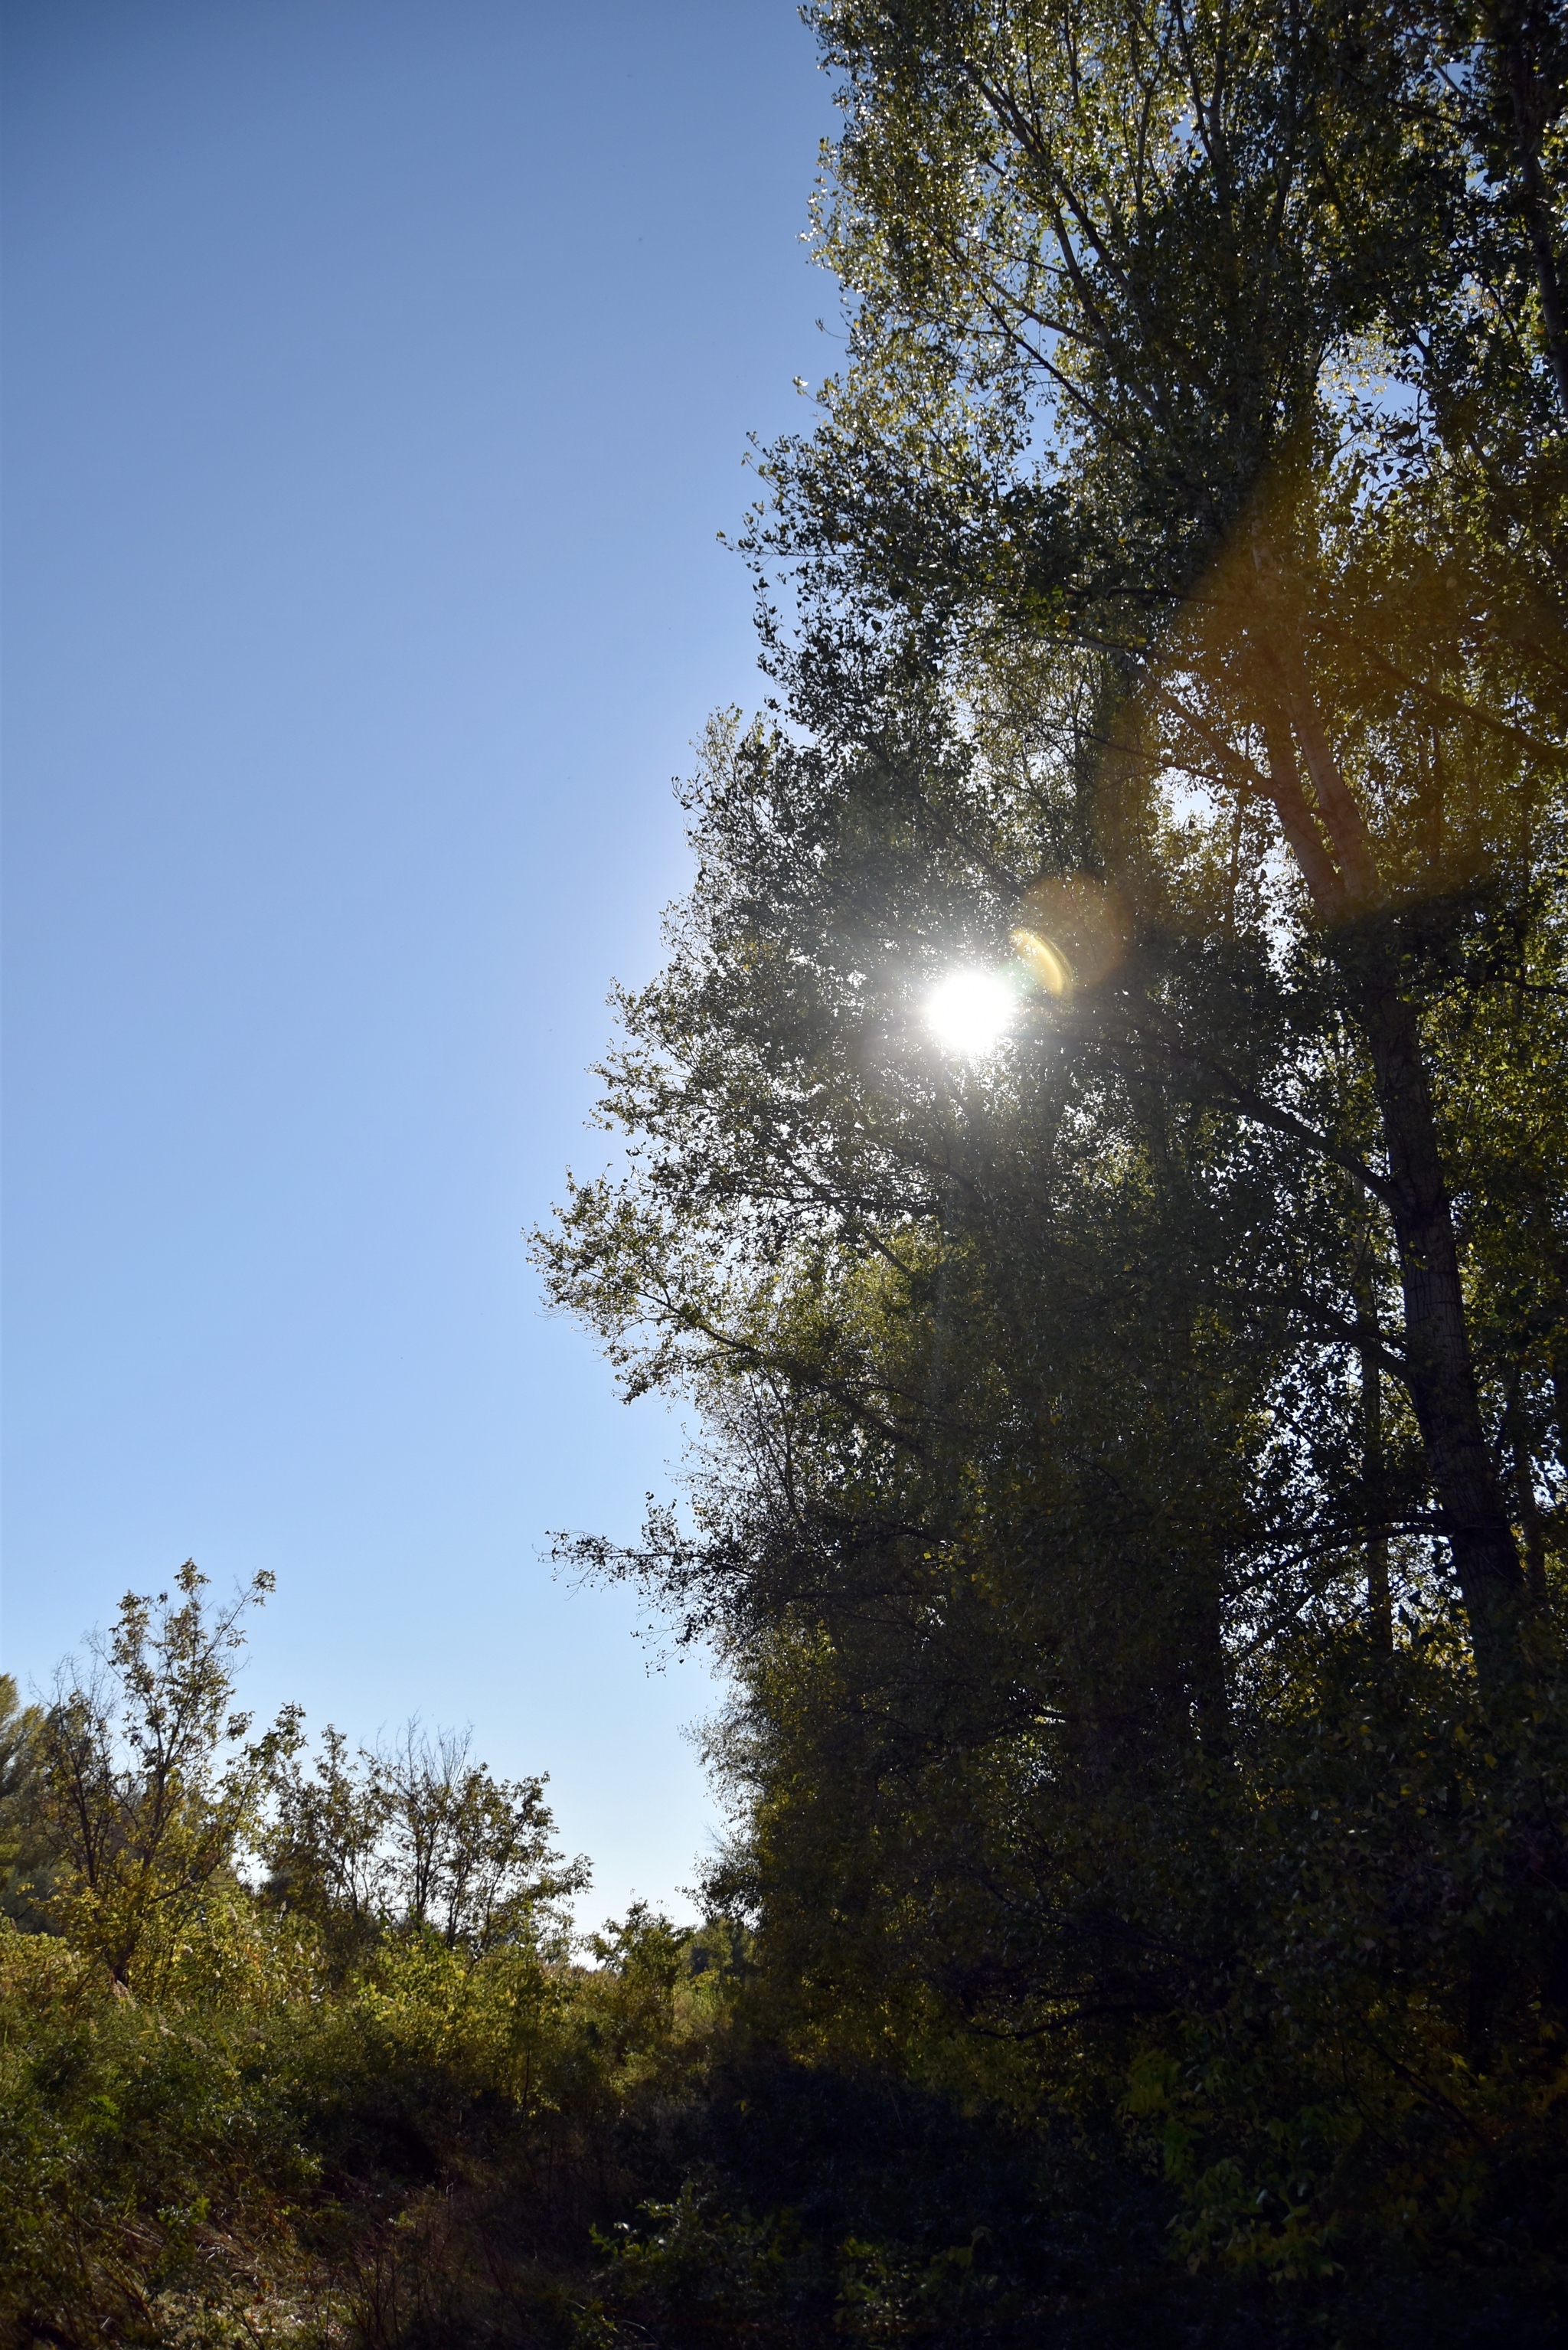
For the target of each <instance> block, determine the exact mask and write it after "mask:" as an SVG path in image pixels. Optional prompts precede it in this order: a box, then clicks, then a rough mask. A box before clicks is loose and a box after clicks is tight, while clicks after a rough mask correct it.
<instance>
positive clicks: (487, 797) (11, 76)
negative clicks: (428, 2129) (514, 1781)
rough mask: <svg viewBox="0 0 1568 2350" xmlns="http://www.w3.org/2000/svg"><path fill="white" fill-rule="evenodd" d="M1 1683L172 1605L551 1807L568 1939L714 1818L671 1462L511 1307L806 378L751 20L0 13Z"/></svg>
mask: <svg viewBox="0 0 1568 2350" xmlns="http://www.w3.org/2000/svg"><path fill="white" fill-rule="evenodd" d="M4 26H5V115H6V121H5V151H6V160H5V174H6V188H5V240H6V242H5V785H6V789H5V918H6V920H5V955H6V966H5V1585H4V1601H5V1606H4V1624H3V1630H4V1658H5V1663H6V1665H7V1666H8V1667H9V1669H12V1670H14V1671H16V1672H17V1673H18V1674H19V1675H20V1676H21V1678H22V1679H24V1680H26V1679H29V1678H36V1679H40V1680H41V1679H44V1678H45V1677H46V1676H47V1672H48V1670H49V1669H50V1668H51V1666H52V1664H53V1662H54V1660H55V1659H56V1657H57V1655H58V1654H59V1652H60V1651H61V1650H62V1649H63V1648H66V1647H67V1646H69V1645H70V1644H71V1643H72V1642H73V1641H74V1640H75V1639H76V1638H78V1636H79V1635H80V1633H81V1632H82V1631H83V1630H84V1628H85V1627H87V1626H88V1625H89V1624H91V1623H93V1622H94V1621H97V1620H101V1619H102V1618H104V1617H106V1616H107V1615H108V1614H109V1612H110V1611H111V1609H112V1607H113V1605H114V1602H115V1600H116V1598H117V1597H118V1596H119V1593H120V1592H121V1591H122V1590H124V1589H125V1588H126V1587H127V1586H138V1587H142V1588H148V1587H152V1588H156V1587H159V1586H160V1585H161V1582H162V1581H163V1580H164V1579H165V1578H167V1576H168V1575H170V1574H171V1571H172V1570H173V1568H174V1567H175V1566H176V1565H178V1564H179V1562H180V1561H181V1560H182V1558H184V1557H185V1556H186V1555H194V1556H195V1557H196V1558H197V1560H198V1561H199V1562H200V1564H201V1565H202V1566H203V1567H204V1568H205V1569H206V1571H207V1572H208V1573H209V1574H210V1575H212V1576H213V1580H214V1583H215V1584H216V1585H217V1586H219V1588H221V1589H222V1588H226V1587H227V1586H230V1585H231V1584H232V1583H233V1582H234V1579H235V1578H236V1577H246V1576H248V1575H251V1574H252V1573H253V1572H254V1570H255V1569H257V1568H259V1567H266V1568H270V1569H271V1570H272V1571H273V1572H274V1573H275V1575H276V1576H277V1579H278V1589H277V1594H276V1596H275V1600H274V1601H273V1602H272V1603H271V1605H270V1606H269V1607H268V1608H267V1610H266V1611H265V1615H264V1616H263V1617H262V1618H261V1619H259V1621H258V1624H257V1627H256V1632H255V1637H254V1643H253V1655H252V1662H251V1665H250V1668H249V1670H248V1673H247V1676H246V1694H247V1699H248V1701H250V1702H251V1703H253V1704H254V1705H256V1706H258V1707H261V1708H270V1707H271V1706H273V1705H275V1703H277V1702H279V1701H281V1700H283V1699H284V1698H286V1697H296V1698H298V1699H300V1700H302V1701H303V1702H304V1704H305V1705H306V1709H307V1711H308V1714H309V1716H310V1718H311V1720H312V1721H313V1722H314V1723H315V1724H316V1725H317V1727H319V1726H320V1725H321V1723H322V1722H323V1721H326V1720H327V1719H328V1718H330V1719H332V1720H334V1721H337V1723H338V1724H339V1726H340V1727H342V1728H344V1729H346V1730H348V1731H349V1732H350V1733H351V1734H353V1735H355V1736H357V1737H369V1736H372V1735H374V1733H375V1732H376V1731H377V1730H378V1729H379V1727H380V1726H382V1725H387V1726H389V1727H390V1726H392V1725H394V1724H396V1723H397V1722H398V1721H400V1720H402V1719H403V1718H404V1717H406V1716H407V1715H408V1714H409V1713H410V1712H411V1711H416V1710H417V1711H420V1712H421V1714H422V1715H423V1716H424V1717H425V1719H426V1720H427V1721H432V1722H433V1721H445V1722H456V1723H461V1722H469V1721H472V1724H473V1727H474V1731H475V1736H476V1742H477V1744H478V1746H479V1747H480V1749H481V1751H482V1752H483V1753H485V1754H486V1755H487V1756H488V1757H489V1759H490V1760H491V1762H492V1763H493V1765H495V1766H496V1767H498V1768H500V1769H504V1770H507V1771H524V1770H535V1769H546V1770H548V1771H550V1772H551V1773H552V1775H553V1783H554V1795H555V1799H556V1812H557V1817H558V1820H559V1823H560V1825H561V1828H562V1831H563V1834H564V1835H565V1837H566V1841H567V1842H568V1843H569V1844H570V1846H572V1847H573V1848H578V1849H587V1851H588V1852H589V1853H590V1854H591V1855H592V1856H593V1857H594V1860H595V1862H596V1865H597V1885H596V1889H595V1892H594V1895H593V1896H592V1897H591V1898H590V1900H589V1902H588V1904H587V1909H588V1913H589V1914H590V1915H592V1916H596V1917H597V1916H600V1915H603V1914H605V1912H606V1911H607V1910H609V1909H612V1908H618V1907H619V1906H620V1905H621V1904H623V1903H624V1902H625V1900H626V1899H627V1898H628V1895H629V1894H630V1893H631V1892H632V1891H633V1890H636V1891H638V1892H640V1893H643V1894H645V1895H648V1896H650V1897H652V1898H665V1899H670V1898H674V1896H675V1888H676V1887H679V1886H680V1885H681V1884H683V1883H686V1882H689V1881H690V1877H691V1861H692V1857H693V1855H694V1854H695V1852H696V1851H697V1850H698V1849H699V1848H700V1847H701V1845H702V1844H703V1842H704V1840H705V1838H706V1836H707V1835H708V1833H709V1832H710V1823H711V1804H710V1802H709V1800H708V1797H707V1794H706V1793H705V1790H704V1788H703V1785H702V1782H701V1773H700V1769H699V1765H698V1762H697V1759H696V1757H695V1754H694V1753H693V1752H692V1750H691V1746H690V1744H689V1742H685V1741H684V1740H683V1739H682V1737H681V1734H680V1732H681V1725H682V1724H683V1723H685V1722H688V1721H691V1720H692V1719H693V1718H694V1717H697V1716H700V1715H701V1714H702V1713H703V1712H704V1711H706V1710H708V1709H709V1707H710V1706H711V1703H712V1698H713V1692H712V1688H711V1684H710V1683H709V1682H708V1680H707V1679H706V1678H705V1676H704V1674H703V1673H702V1671H701V1669H699V1668H696V1667H693V1666H692V1665H690V1664H688V1665H685V1666H680V1667H672V1668H671V1669H670V1670H669V1671H668V1672H666V1673H664V1674H662V1675H660V1674H659V1673H657V1672H655V1673H653V1674H651V1675H650V1674H649V1670H648V1656H647V1652H646V1651H645V1650H644V1649H643V1648H639V1645H638V1643H637V1642H636V1641H635V1640H634V1639H633V1638H632V1637H631V1633H632V1628H633V1627H634V1625H635V1624H636V1622H637V1621H638V1619H639V1611H638V1609H637V1607H635V1605H634V1603H632V1602H631V1601H630V1600H629V1599H628V1598H627V1597H626V1596H622V1595H617V1594H612V1593H606V1592H572V1591H569V1590H566V1589H565V1588H563V1587H562V1586H559V1585H557V1584H556V1582H555V1581H554V1580H553V1578H552V1575H551V1572H550V1569H549V1567H548V1565H546V1564H545V1563H544V1562H543V1561H542V1559H541V1555H540V1554H541V1550H542V1547H543V1545H544V1544H545V1541H546V1538H547V1534H548V1530H549V1529H551V1528H552V1527H556V1526H569V1527H594V1528H597V1529H601V1530H606V1531H608V1532H611V1533H615V1534H620V1533H628V1532H629V1531H631V1530H632V1528H633V1527H634V1526H635V1524H636V1523H637V1522H638V1520H639V1516H640V1511H641V1497H642V1495H643V1493H644V1492H645V1491H646V1490H648V1489H649V1488H655V1489H660V1490H662V1489H666V1488H667V1487H668V1483H669V1474H670V1471H669V1466H668V1464H670V1462H671V1461H674V1460H675V1459H676V1458H677V1457H678V1455H679V1451H680V1432H679V1430H678V1429H675V1428H674V1427H672V1425H671V1423H670V1421H669V1420H668V1419H665V1418H663V1416H662V1415H661V1413H660V1411H659V1408H658V1407H657V1406H653V1405H649V1404H643V1405H639V1406H636V1407H633V1408H631V1409H627V1408H626V1407H624V1406H622V1405H620V1404H619V1403H618V1402H617V1400H616V1399H615V1397H614V1393H613V1389H612V1386H611V1382H610V1379H609V1377H608V1374H607V1371H606V1370H605V1368H604V1367H603V1366H602V1365H601V1364H600V1363H599V1361H598V1359H597V1357H596V1355H595V1354H594V1352H593V1350H592V1347H591V1346H590V1345H589V1343H588V1342H587V1339H586V1338H585V1337H583V1336H581V1335H579V1334H578V1333H577V1332H576V1330H575V1329H573V1328H572V1327H570V1326H566V1325H564V1324H562V1323H560V1322H558V1321H555V1320H551V1319H548V1318H546V1317H545V1315H543V1314H542V1312H541V1309H540V1302H539V1297H538V1292H537V1286H536V1283H535V1278H534V1276H533V1274H531V1272H530V1270H529V1268H528V1265H527V1262H526V1258H525V1254H524V1246H523V1243H522V1240H521V1238H520V1233H521V1231H522V1229H523V1228H524V1226H527V1225H529V1224H531V1223H533V1222H535V1221H537V1220H538V1219H539V1218H540V1217H541V1216H542V1215H543V1214H544V1213H545V1211H546V1209H547V1207H548V1203H549V1201H550V1200H551V1198H552V1197H553V1196H555V1195H556V1193H557V1192H558V1191H559V1188H560V1177H561V1170H562V1169H563V1167H564V1166H565V1165H566V1163H567V1162H568V1161H570V1162H572V1163H573V1164H575V1165H576V1166H577V1167H578V1168H579V1169H581V1168H584V1167H587V1166H590V1165H592V1164H595V1163H597V1160H598V1159H599V1158H600V1157H601V1156H602V1153H603V1150H604V1147H605V1146H604V1144H603V1141H602V1139H599V1138H597V1137H596V1136H595V1135H593V1134H592V1133H590V1132H585V1130H584V1124H583V1121H584V1118H585V1116H586V1113H587V1108H588V1107H589V1104H590V1101H591V1098H592V1093H593V1086H592V1081H591V1079H590V1078H589V1077H588V1076H587V1065H588V1064H589V1063H590V1062H591V1061H592V1060H593V1059H594V1057H595V1056H596V1055H597V1053H598V1052H599V1051H600V1050H601V1048H602V1046H603V1045H604V1043H605V1041H606V1039H607V1034H608V1015H607V1012H606V1010H605V1005H604V998H605V995H606V992H607V988H608V987H609V985H610V983H611V981H612V979H616V978H619V979H623V980H630V981H636V980H639V978H642V977H644V976H646V975H647V974H649V972H651V971H652V970H653V969H654V968H655V967H656V965H657V962H658V960H659V911H660V909H661V907H662V905H663V904H664V902H665V901H666V900H667V899H669V898H670V897H671V896H672V895H674V894H675V893H676V892H677V891H678V890H679V889H680V888H681V887H682V885H683V881H684V878H685V874H686V870H687V863H686V854H685V849H684V846H683V842H682V838H681V834H680V821H679V815H678V811H677V810H676V808H675V807H674V805H673V802H672V799H671V796H670V789H669V783H670V776H671V775H673V774H674V773H676V772H677V771H678V770H680V769H682V768H683V767H685V766H686V765H687V764H689V749H688V746H689V744H690V742H691V738H692V737H693V736H694V735H695V734H696V733H698V732H699V730H700V728H701V723H702V721H703V719H704V717H705V715H706V713H707V712H708V711H709V710H710V709H711V708H712V707H713V706H715V705H716V704H719V703H722V702H729V701H740V702H754V701H755V700H756V699H757V697H758V693H759V690H760V681H759V680H758V678H757V674H756V670H755V665H754V652H753V644H752V640H751V635H750V620H749V603H748V595H747V587H746V581H745V577H744V575H743V573H742V570H741V568H740V567H739V565H738V564H737V563H736V562H735V560H734V559H733V558H732V557H731V556H726V555H725V554H724V553H723V552H722V550H721V549H719V548H718V547H717V546H716V545H715V534H716V533H717V532H718V531H719V530H721V529H723V528H728V527H732V526H733V525H734V524H735V523H736V521H737V519H738V517H739V515H740V514H741V513H742V509H743V507H744V505H745V504H746V502H747V499H748V496H749V494H750V490H751V484H750V480H749V477H748V476H747V475H746V473H744V472H743V470H742V455H743V452H744V447H745V437H746V434H747V432H748V431H753V430H754V431H756V432H760V433H761V434H762V435H763V437H764V438H765V437H766V436H768V435H770V434H771V433H774V432H777V431H779V430H781V429H784V428H786V427H791V426H794V425H797V424H799V423H801V422H802V421H804V420H805V411H804V410H803V408H802V406H801V404H800V402H799V400H798V399H797V397H796V395H795V394H794V391H793V390H792V379H793V378H794V377H795V376H797V375H801V376H806V377H809V378H811V379H812V380H816V379H817V378H819V377H820V376H821V375H822V374H823V373H824V372H825V371H826V369H827V368H828V367H829V366H831V364H832V362H833V359H834V358H835V356H836V348H837V347H836V345H833V344H828V343H825V342H824V340H823V339H822V338H821V337H820V336H819V335H818V334H817V333H816V331H815V327H814V320H815V317H816V316H817V314H818V313H819V312H821V313H825V314H826V315H827V316H828V318H829V323H830V325H831V324H832V323H833V317H832V312H831V308H830V304H831V297H832V293H833V289H832V286H831V285H830V284H829V282H828V281H827V280H826V279H825V278H824V277H823V276H821V275H820V274H818V273H816V272H814V271H813V270H812V269H811V268H810V266H809V265H808V264H807V262H806V260H805V255H804V252H803V249H802V247H801V245H800V244H799V242H798V238H799V233H800V231H801V228H802V227H803V225H804V223H805V203H806V198H807V194H808V192H809V188H810V185H811V181H812V177H813V173H814V171H815V156H816V142H817V140H818V139H819V137H820V136H822V135H823V134H824V133H825V132H826V131H827V130H829V129H830V127H831V120H832V115H831V109H830V106H829V102H828V92H827V88H826V83H825V82H824V80H823V78H821V76H820V75H819V74H818V72H817V70H816V66H815V51H814V47H813V43H812V40H811V37H810V36H809V34H807V33H806V32H805V30H804V28H803V27H802V26H801V25H800V23H799V21H798V18H797V16H796V14H795V11H794V7H793V6H792V5H790V0H640V5H637V4H636V0H633V5H614V0H575V5H572V6H570V7H568V8H561V7H558V6H553V7H546V6H543V5H534V0H504V5H493V0H439V5H437V0H422V5H401V0H195V4H194V5H171V0H136V5H128V0H112V5H95V0H47V5H46V0H30V5H27V4H26V0H11V5H7V6H6V7H5V11H4Z"/></svg>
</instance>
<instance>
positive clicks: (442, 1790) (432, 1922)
mask: <svg viewBox="0 0 1568 2350" xmlns="http://www.w3.org/2000/svg"><path fill="white" fill-rule="evenodd" d="M544 1790H545V1781H544V1779H543V1778H527V1779H519V1780H498V1779H495V1778H493V1777H492V1775H491V1773H490V1770H489V1767H488V1765H486V1764H485V1763H475V1762H474V1761H473V1759H472V1750H471V1745H470V1740H469V1736H468V1734H467V1733H466V1732H459V1731H437V1732H436V1733H435V1734H434V1735H433V1736H431V1735H430V1734H428V1733H426V1732H424V1731H421V1727H420V1725H419V1723H418V1721H410V1723H409V1724H408V1725H407V1727H406V1728H405V1729H404V1730H403V1731H402V1732H401V1734H400V1737H399V1738H398V1740H397V1741H396V1742H395V1743H394V1744H393V1745H391V1746H389V1747H386V1748H369V1747H362V1748H361V1749H360V1750H359V1752H358V1757H357V1758H351V1757H350V1756H349V1753H348V1741H347V1740H346V1739H345V1738H344V1736H343V1734H342V1732H341V1731H337V1730H335V1729H333V1728H332V1727H331V1726H330V1724H329V1725H328V1727H327V1731H326V1733H325V1736H324V1738H323V1740H322V1746H321V1751H320V1752H319V1754H317V1756H316V1757H315V1758H313V1759H310V1758H306V1757H303V1756H302V1755H301V1754H300V1752H298V1751H297V1747H296V1745H294V1744H290V1745H287V1746H284V1747H280V1749H279V1751H278V1752H277V1753H276V1755H275V1761H274V1765H273V1771H272V1778H271V1795H272V1805H271V1810H270V1814H269V1817H268V1819H267V1822H266V1825H265V1827H264V1828H263V1830H262V1832H261V1834H260V1836H259V1838H258V1848H259V1850H260V1851H261V1853H262V1855H263V1857H264V1859H265V1863H266V1866H267V1868H268V1870H269V1877H268V1891H269V1893H270V1895H271V1898H273V1900H274V1901H275V1903H276V1904H277V1905H278V1906H279V1907H280V1908H286V1909H289V1910H291V1911H292V1912H293V1913H294V1914H295V1915H296V1916H300V1917H305V1918H309V1919H310V1920H311V1921H312V1923H313V1924H314V1925H315V1926H316V1928H317V1931H318V1932H319V1933H320V1935H321V1936H322V1939H323V1942H324V1945H325V1946H326V1948H327V1950H328V1952H329V1954H330V1956H331V1959H332V1960H333V1963H334V1964H335V1965H336V1966H337V1968H339V1969H343V1968H346V1967H348V1966H349V1965H351V1964H352V1963H353V1962H354V1960H356V1959H357V1958H359V1957H362V1956H363V1955H364V1954H365V1952H366V1951H367V1950H369V1948H370V1947H371V1946H372V1945H373V1944H374V1942H375V1940H376V1939H377V1938H378V1937H379V1935H380V1934H381V1933H383V1932H385V1931H389V1930H400V1931H403V1932H408V1933H414V1934H420V1933H431V1934H434V1935H436V1936H438V1937H439V1938H440V1939H441V1941H442V1942H443V1943H445V1945H446V1946H447V1948H448V1949H449V1950H459V1949H461V1950H469V1951H472V1952H474V1953H478V1952H481V1951H483V1950H493V1949H494V1948H496V1947H497V1946H498V1945H500V1944H502V1943H504V1942H514V1941H522V1940H528V1939H535V1938H536V1937H537V1936H538V1935H539V1934H541V1933H542V1932H543V1933H547V1932H549V1931H550V1930H551V1929H555V1928H556V1927H558V1926H559V1924H560V1913H559V1904H560V1903H561V1902H562V1901H563V1900H565V1899H566V1898H568V1897H569V1896H570V1895H572V1894H574V1893H576V1892H579V1891H581V1890H582V1889H583V1887H586V1886H587V1883H588V1877H589V1871H588V1865H587V1861H586V1860H585V1859H583V1858H582V1857H581V1856H579V1857H578V1858H576V1859H575V1860H566V1858H565V1856H563V1855H562V1854H561V1853H560V1852H558V1851H557V1850H556V1848H555V1847H554V1846H553V1845H552V1843H551V1837H552V1835H553V1834H554V1831H555V1821H554V1818H553V1817H552V1814H551V1813H550V1809H549V1806H548V1804H546V1803H545V1795H544Z"/></svg>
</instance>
